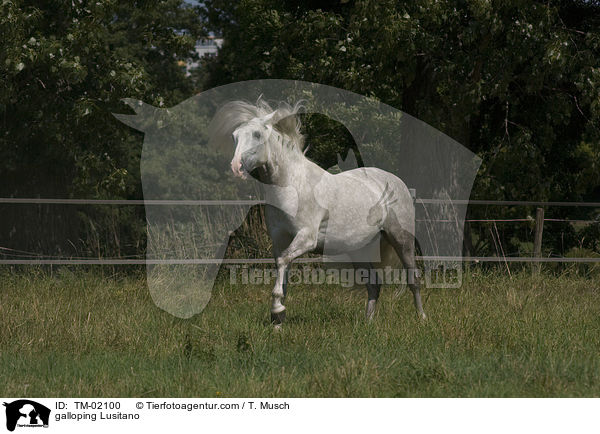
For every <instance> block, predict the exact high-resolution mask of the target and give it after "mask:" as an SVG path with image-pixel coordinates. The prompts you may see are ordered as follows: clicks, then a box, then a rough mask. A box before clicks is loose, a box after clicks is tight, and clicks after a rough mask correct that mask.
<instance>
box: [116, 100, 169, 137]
mask: <svg viewBox="0 0 600 434" xmlns="http://www.w3.org/2000/svg"><path fill="white" fill-rule="evenodd" d="M121 101H123V102H124V103H125V104H127V105H128V106H129V107H131V108H132V109H133V111H135V113H136V114H135V115H123V114H119V113H113V116H114V117H116V118H117V119H118V120H120V121H121V122H123V123H124V124H125V125H128V126H130V127H131V128H135V129H136V130H139V131H144V130H145V128H146V127H147V126H148V125H150V124H152V121H153V120H154V119H155V116H156V114H157V112H158V111H159V109H157V108H156V107H153V106H151V105H150V104H146V103H145V102H143V101H139V100H135V99H132V98H123V99H122V100H121Z"/></svg>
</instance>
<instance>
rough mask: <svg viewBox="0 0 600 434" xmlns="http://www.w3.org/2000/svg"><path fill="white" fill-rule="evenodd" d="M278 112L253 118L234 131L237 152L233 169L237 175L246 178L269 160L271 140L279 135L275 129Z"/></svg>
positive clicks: (234, 156)
mask: <svg viewBox="0 0 600 434" xmlns="http://www.w3.org/2000/svg"><path fill="white" fill-rule="evenodd" d="M276 113H277V112H276V111H275V112H273V113H271V114H269V115H266V116H262V117H257V118H253V119H251V120H250V121H248V122H245V123H243V124H241V125H240V126H239V127H237V128H236V129H235V130H234V131H233V134H232V137H233V142H234V146H235V152H234V154H233V159H232V160H231V170H232V171H233V173H234V174H235V175H236V176H239V177H241V178H243V179H246V178H247V175H248V174H249V173H251V172H252V171H253V170H255V169H257V168H259V167H261V166H264V165H266V164H267V162H268V161H269V157H270V153H269V141H270V140H271V139H272V138H274V137H273V135H274V134H275V135H277V136H278V135H279V133H276V132H274V129H273V124H274V122H276V119H275V118H276Z"/></svg>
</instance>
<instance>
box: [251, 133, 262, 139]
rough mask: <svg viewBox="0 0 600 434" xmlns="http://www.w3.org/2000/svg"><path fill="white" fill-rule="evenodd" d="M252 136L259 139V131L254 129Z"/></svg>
mask: <svg viewBox="0 0 600 434" xmlns="http://www.w3.org/2000/svg"><path fill="white" fill-rule="evenodd" d="M252 137H254V138H255V139H260V131H254V132H253V133H252Z"/></svg>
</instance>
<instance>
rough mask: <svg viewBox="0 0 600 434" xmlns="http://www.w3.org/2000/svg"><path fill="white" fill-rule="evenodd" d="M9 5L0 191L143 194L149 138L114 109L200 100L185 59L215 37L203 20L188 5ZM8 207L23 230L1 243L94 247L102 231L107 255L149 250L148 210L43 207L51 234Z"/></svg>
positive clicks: (3, 20) (1, 17)
mask: <svg viewBox="0 0 600 434" xmlns="http://www.w3.org/2000/svg"><path fill="white" fill-rule="evenodd" d="M0 8H1V12H0V32H1V33H2V35H3V45H2V49H1V51H0V71H1V74H2V80H0V119H1V122H2V135H1V136H0V171H1V173H2V179H3V183H2V184H1V186H0V193H1V195H2V196H16V197H29V196H42V197H64V196H65V195H66V196H73V197H83V198H139V197H140V196H141V188H140V187H141V185H140V182H139V157H140V151H141V143H142V141H141V136H140V135H139V134H136V133H134V132H133V131H132V130H131V129H129V128H127V127H125V126H124V125H122V124H121V123H120V122H118V121H117V120H116V119H114V118H113V116H112V115H111V113H112V112H123V111H124V110H126V106H125V105H123V104H122V103H121V102H120V100H121V99H122V98H124V97H134V98H139V99H143V100H144V101H146V102H148V103H150V104H155V105H157V106H165V105H173V104H175V103H177V102H179V101H180V100H182V99H183V98H185V97H187V96H189V95H190V94H191V93H192V92H193V84H192V83H191V81H190V80H189V79H187V78H186V76H185V71H184V70H183V69H182V67H181V66H180V65H179V64H178V61H179V60H182V59H187V58H189V57H192V56H193V54H194V52H193V47H194V44H195V41H196V40H197V39H198V38H199V37H200V35H201V34H203V33H204V31H203V26H202V22H201V20H200V18H199V15H198V13H197V12H196V11H195V9H194V8H193V7H191V6H189V5H187V4H185V3H184V2H183V1H182V0H163V1H157V2H151V1H131V2H129V1H127V2H119V1H116V0H102V1H87V0H75V1H71V0H42V1H35V2H34V1H29V0H5V1H3V2H2V4H1V5H0ZM3 211H4V212H3V223H4V224H5V225H6V226H5V227H7V226H9V227H10V225H12V226H13V227H14V230H13V231H12V235H7V234H5V233H4V234H2V235H0V237H2V238H1V242H2V245H14V246H19V248H21V249H25V247H24V246H26V245H28V246H30V247H32V246H35V245H36V244H37V242H34V240H44V243H41V244H39V245H38V247H39V248H40V249H41V250H43V251H46V252H48V250H49V249H50V250H55V249H56V248H57V247H58V248H60V249H64V248H66V246H68V244H67V243H66V238H70V239H71V240H77V239H81V238H83V239H84V240H83V243H82V245H81V246H80V247H84V248H86V249H89V246H90V244H91V243H89V242H87V240H85V238H86V235H87V236H91V235H94V234H93V232H95V233H96V236H100V237H101V238H103V240H102V241H103V242H102V244H103V245H104V246H105V251H106V252H108V251H110V252H112V253H114V252H115V251H116V252H118V251H121V249H123V248H124V247H125V246H126V245H134V249H133V250H134V251H135V247H138V248H139V247H142V244H143V237H142V231H141V230H140V227H141V222H142V221H143V220H142V217H143V214H141V212H143V210H140V209H133V208H130V209H121V210H118V209H115V208H110V207H108V208H104V209H102V208H91V207H86V208H82V209H80V210H79V211H80V212H79V214H78V216H79V218H78V217H77V215H75V214H74V213H75V210H73V209H72V208H68V209H67V208H62V209H61V208H60V207H53V208H51V209H50V208H46V207H43V208H40V214H43V215H44V216H45V217H46V218H48V219H50V221H46V222H44V225H43V226H42V224H41V222H40V221H39V215H36V212H35V210H32V208H31V207H30V208H29V210H28V211H31V212H25V213H24V214H23V209H22V208H19V209H17V208H15V206H11V207H7V206H5V209H4V210H3ZM67 217H68V218H67ZM74 218H75V221H80V222H82V223H83V224H84V225H85V226H84V227H79V226H78V225H73V224H72V222H73V219H74ZM94 223H95V224H94ZM110 226H113V227H112V228H111V227H110ZM43 227H46V228H53V229H52V230H53V231H55V232H54V233H48V231H47V232H46V233H44V229H41V228H43ZM61 227H62V229H60V228H61ZM92 227H96V228H98V227H104V228H105V229H104V231H105V233H104V234H103V233H101V232H99V231H91V229H92ZM36 228H40V229H36ZM90 231H91V232H90ZM109 233H110V236H108V234H109ZM53 238H54V239H53ZM99 244H100V243H99ZM130 250H131V249H130ZM99 253H100V252H98V254H99Z"/></svg>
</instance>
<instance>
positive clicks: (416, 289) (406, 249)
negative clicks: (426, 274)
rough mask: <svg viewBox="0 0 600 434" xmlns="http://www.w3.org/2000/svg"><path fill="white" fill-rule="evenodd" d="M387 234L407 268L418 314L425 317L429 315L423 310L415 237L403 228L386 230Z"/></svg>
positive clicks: (408, 279)
mask: <svg viewBox="0 0 600 434" xmlns="http://www.w3.org/2000/svg"><path fill="white" fill-rule="evenodd" d="M385 236H386V238H387V240H388V241H389V242H390V244H391V245H392V247H393V248H394V250H395V251H396V253H397V254H398V257H400V260H401V261H402V264H403V265H404V268H405V269H406V272H407V282H408V287H409V288H410V290H411V291H412V293H413V298H414V302H415V308H416V310H417V315H419V317H420V318H422V319H425V318H427V316H426V315H425V312H424V311H423V303H422V302H421V290H420V287H421V285H420V278H419V270H418V268H417V261H416V259H415V238H414V236H413V235H412V234H411V233H409V232H407V231H405V230H401V229H400V230H395V231H389V232H385Z"/></svg>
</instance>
